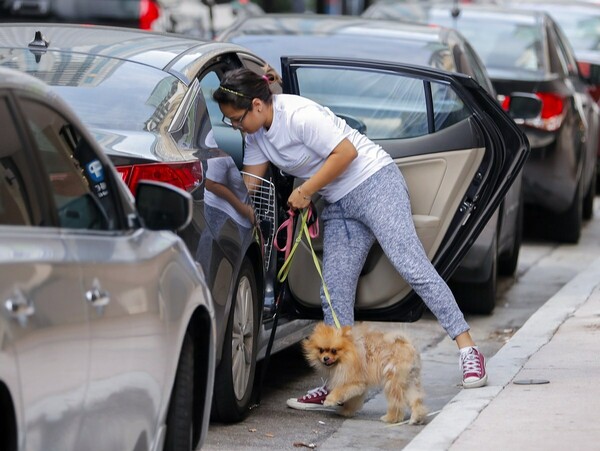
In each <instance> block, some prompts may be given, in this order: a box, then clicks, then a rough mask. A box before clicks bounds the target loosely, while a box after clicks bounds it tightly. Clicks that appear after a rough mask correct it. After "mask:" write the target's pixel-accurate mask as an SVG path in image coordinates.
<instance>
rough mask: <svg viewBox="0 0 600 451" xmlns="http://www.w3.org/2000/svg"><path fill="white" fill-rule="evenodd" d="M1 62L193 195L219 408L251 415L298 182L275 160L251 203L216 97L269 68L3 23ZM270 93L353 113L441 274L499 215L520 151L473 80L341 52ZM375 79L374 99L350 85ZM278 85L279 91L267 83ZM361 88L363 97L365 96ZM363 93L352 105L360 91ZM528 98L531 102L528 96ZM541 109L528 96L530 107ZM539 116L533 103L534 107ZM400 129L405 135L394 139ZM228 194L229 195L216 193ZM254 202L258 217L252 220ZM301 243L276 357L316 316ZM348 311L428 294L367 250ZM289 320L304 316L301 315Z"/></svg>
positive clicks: (523, 149)
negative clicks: (38, 82) (395, 169)
mask: <svg viewBox="0 0 600 451" xmlns="http://www.w3.org/2000/svg"><path fill="white" fill-rule="evenodd" d="M0 65H2V66H9V67H12V68H15V69H18V70H20V71H23V72H26V73H28V74H31V75H33V76H35V77H37V78H40V79H42V80H45V81H47V82H48V83H49V84H51V85H52V86H53V89H54V90H55V91H56V92H57V93H58V94H59V95H60V96H61V97H63V98H64V99H65V100H66V102H67V103H68V104H69V105H70V106H71V107H72V108H73V109H74V110H75V111H76V112H77V113H78V114H79V116H80V117H81V118H82V120H83V122H84V123H85V124H86V125H87V126H88V127H89V128H90V130H91V131H92V133H93V134H94V136H95V137H96V139H97V140H98V142H99V143H100V145H101V146H102V147H103V148H104V150H105V151H106V153H107V154H108V155H109V156H110V158H111V159H112V161H113V162H114V163H115V165H116V166H117V169H118V170H119V171H120V173H121V175H122V178H123V180H124V182H125V183H127V184H128V185H129V187H130V188H132V190H134V187H135V185H136V183H138V182H139V180H142V179H152V180H158V181H162V182H168V183H172V184H175V185H177V186H179V187H180V188H182V189H185V190H187V191H188V192H190V194H191V195H192V196H193V199H194V211H193V220H192V224H191V225H190V226H189V227H188V228H187V229H185V230H183V231H182V232H180V233H181V236H182V237H183V238H184V240H185V242H186V244H187V246H188V248H189V249H190V250H191V252H192V254H193V255H194V256H195V258H196V261H197V262H198V264H199V266H200V267H201V268H202V270H203V272H204V274H205V278H206V281H207V284H208V286H209V287H210V290H211V294H212V297H213V300H214V306H215V317H216V322H217V337H216V339H217V362H218V368H217V373H216V377H215V381H216V382H215V390H214V404H213V417H214V418H215V419H219V420H222V421H236V420H239V419H241V418H243V417H244V416H245V415H246V414H247V413H248V407H249V405H250V403H251V400H252V390H253V385H254V376H255V368H256V362H257V360H258V359H260V358H262V357H263V356H264V355H265V352H266V345H267V342H268V337H269V333H270V330H271V328H272V324H273V314H274V312H275V301H274V300H275V296H276V294H278V293H279V289H280V286H279V284H278V283H277V281H276V277H275V275H276V272H277V270H278V268H279V267H280V266H281V264H282V263H283V261H282V260H283V258H282V256H281V255H277V254H276V253H275V252H273V249H272V246H271V244H272V239H273V235H274V231H275V230H276V228H277V226H278V225H279V223H280V222H282V221H283V220H285V219H286V218H287V215H286V210H287V209H286V200H287V198H288V197H289V194H290V192H291V190H292V189H293V186H294V183H295V181H294V180H293V179H291V178H290V177H289V176H288V175H286V174H285V173H281V172H280V171H277V170H272V171H271V173H270V175H269V177H268V178H267V179H265V180H256V185H257V186H258V191H257V192H258V193H259V194H260V196H259V198H257V197H256V195H254V197H251V196H250V195H249V193H248V191H246V186H245V184H244V182H243V180H242V176H241V174H240V172H239V167H240V160H241V157H242V154H243V146H242V142H243V137H242V135H241V134H240V132H239V131H237V130H234V129H232V128H230V127H226V126H225V125H224V124H223V123H222V122H221V119H222V113H221V111H220V110H219V107H218V105H217V104H216V103H215V102H214V101H213V99H212V92H213V90H214V89H216V88H217V87H218V86H219V82H220V80H221V78H222V77H223V74H224V73H225V72H227V71H229V70H231V69H233V68H237V67H247V68H249V69H251V70H254V71H256V72H258V73H264V68H265V67H266V66H268V64H267V62H266V61H265V60H263V59H262V58H260V57H258V56H257V55H256V54H254V53H253V52H251V51H250V50H248V49H246V48H244V47H241V46H238V45H234V44H230V43H223V42H204V41H198V40H196V39H190V38H185V37H182V36H176V35H168V34H160V33H151V32H146V31H138V30H133V29H126V28H110V27H92V26H86V27H83V26H76V25H42V24H10V25H8V24H4V25H0ZM282 76H283V84H282V85H281V86H279V89H280V90H283V91H284V92H288V93H297V94H303V95H307V96H309V97H311V96H312V94H313V93H315V92H316V93H320V92H322V85H323V84H325V85H327V86H328V90H327V91H326V92H327V95H325V96H323V97H320V98H319V99H318V100H320V101H322V102H323V103H324V104H326V105H327V106H329V107H330V108H331V109H332V110H334V111H335V112H336V113H337V114H339V115H341V116H343V117H348V118H349V119H348V120H350V117H356V118H361V120H362V121H363V122H364V123H365V125H366V126H367V127H369V128H371V129H372V130H379V131H378V132H377V133H376V134H375V135H374V137H375V138H376V141H377V142H379V143H380V144H381V145H382V146H383V147H384V149H385V150H387V151H388V152H389V153H390V154H391V155H392V156H393V158H394V160H395V161H396V163H397V164H398V165H400V166H402V167H403V173H404V174H405V177H406V179H407V183H408V185H409V189H410V191H411V196H412V199H413V212H414V215H415V216H414V217H415V223H416V225H417V230H418V233H419V235H420V237H421V239H422V241H423V243H424V245H425V248H426V251H427V253H428V255H429V256H430V258H431V259H432V261H433V264H434V265H435V267H436V269H437V270H438V272H439V273H440V274H441V275H442V276H443V277H444V278H446V279H447V278H449V277H450V275H451V274H452V272H453V271H454V270H455V269H456V267H457V266H458V264H459V262H460V261H461V260H462V258H463V257H464V255H465V253H466V252H467V250H468V249H469V248H470V247H471V245H472V243H473V241H474V240H475V239H476V237H477V235H478V234H479V233H480V232H481V231H482V230H483V229H484V227H485V225H486V224H487V222H488V221H489V219H490V218H491V217H492V215H493V214H494V212H495V211H496V210H497V208H498V206H499V205H500V203H501V201H502V199H503V198H504V197H505V195H506V192H507V191H508V189H509V187H510V185H511V184H512V183H513V182H514V180H515V178H516V177H517V176H518V174H519V172H520V170H521V168H522V166H523V164H524V162H525V159H526V158H527V155H528V151H529V148H528V145H527V140H526V137H525V136H524V135H523V133H522V132H521V131H520V130H519V129H518V127H516V125H515V124H514V121H513V120H512V119H510V117H509V116H508V115H506V113H504V112H503V111H502V109H501V108H500V107H499V106H498V104H497V102H496V100H495V99H494V98H492V97H490V96H489V94H488V93H487V92H486V91H485V90H483V89H482V88H481V86H480V85H479V84H478V83H476V82H475V81H474V80H473V79H472V78H470V77H468V76H466V75H462V74H452V73H449V72H446V71H440V70H437V69H433V68H428V67H418V66H413V65H403V64H394V63H384V62H375V61H364V60H355V59H352V60H350V59H339V58H337V59H335V58H288V59H286V60H285V61H284V62H283V64H282ZM367 81H368V82H369V83H370V84H371V85H372V86H373V89H372V90H370V91H369V92H368V93H365V92H364V91H363V90H357V89H356V87H357V86H361V85H364V83H365V82H367ZM274 88H277V86H274ZM365 94H368V95H365ZM359 96H360V97H361V99H362V101H361V102H360V104H358V107H357V98H358V97H359ZM523 100H527V99H523ZM536 107H539V105H538V104H537V103H535V105H533V108H534V109H535V108H536ZM535 113H537V111H535ZM405 123H410V124H411V130H412V131H413V135H412V137H410V138H407V137H404V138H402V139H399V138H397V137H396V136H395V133H396V131H397V130H398V129H399V127H400V125H401V124H405ZM223 189H226V190H227V192H228V193H229V195H227V196H223V195H220V194H219V193H223V191H222V190H223ZM249 205H253V206H254V207H255V211H256V219H257V220H256V221H255V220H254V218H250V217H249V215H248V211H249V209H248V208H247V207H248V206H249ZM314 271H315V270H314V267H313V262H312V259H310V257H309V254H307V253H306V249H305V248H304V247H303V248H302V249H300V251H299V252H297V253H296V257H295V260H294V263H293V265H292V271H291V272H290V274H289V288H290V290H289V291H287V292H286V293H285V297H284V298H283V301H282V311H281V314H280V316H279V326H278V328H277V335H276V341H275V345H274V348H273V349H274V351H277V350H279V349H282V348H284V347H286V346H289V345H291V344H293V343H296V342H298V341H299V340H301V339H302V338H303V337H304V336H306V334H307V333H308V331H309V330H310V326H311V325H312V323H311V320H314V319H318V318H322V309H321V302H320V300H319V297H318V291H319V282H318V280H319V279H318V276H316V274H315V272H314ZM358 283H359V286H358V294H357V303H356V319H357V320H361V319H371V320H380V321H416V320H417V319H419V317H420V316H421V315H422V313H423V311H424V304H423V303H422V301H421V300H420V299H419V298H418V297H417V296H416V295H415V294H414V293H413V292H412V290H411V289H410V287H409V286H408V285H407V284H406V283H405V282H404V281H403V280H402V278H401V277H400V276H399V275H398V274H397V273H396V272H395V271H394V270H393V268H392V267H391V265H390V263H389V262H388V261H387V258H386V257H385V256H384V255H383V254H382V253H381V252H377V251H375V252H373V253H372V254H371V255H370V256H369V258H368V261H367V263H366V265H365V268H364V270H363V274H362V275H361V278H360V280H359V282H358ZM299 319H305V320H302V321H300V320H299Z"/></svg>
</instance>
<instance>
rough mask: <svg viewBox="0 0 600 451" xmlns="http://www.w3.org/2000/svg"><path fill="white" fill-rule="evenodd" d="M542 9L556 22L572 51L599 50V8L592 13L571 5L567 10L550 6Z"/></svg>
mask: <svg viewBox="0 0 600 451" xmlns="http://www.w3.org/2000/svg"><path fill="white" fill-rule="evenodd" d="M544 7H545V8H544V9H546V11H547V12H548V13H549V14H551V15H552V18H553V19H554V20H555V21H556V22H558V24H559V25H560V27H561V28H562V30H563V32H564V33H565V35H567V38H568V39H569V41H570V42H571V46H572V47H573V48H574V49H578V50H600V8H598V9H596V10H595V12H592V11H591V10H589V9H579V8H575V7H573V6H572V5H571V6H569V7H568V8H556V7H555V6H554V5H552V4H548V5H544Z"/></svg>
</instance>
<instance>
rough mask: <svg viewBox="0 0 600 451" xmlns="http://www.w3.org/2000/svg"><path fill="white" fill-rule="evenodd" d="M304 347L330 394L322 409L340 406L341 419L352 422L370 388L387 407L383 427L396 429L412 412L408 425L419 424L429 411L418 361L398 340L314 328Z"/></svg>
mask: <svg viewBox="0 0 600 451" xmlns="http://www.w3.org/2000/svg"><path fill="white" fill-rule="evenodd" d="M302 347H303V350H304V354H305V356H306V359H307V361H308V362H309V364H310V365H311V366H313V367H314V368H316V369H317V371H318V372H320V373H322V375H323V377H325V378H326V379H327V381H328V382H327V386H328V387H329V389H330V390H331V391H330V393H329V395H328V396H327V398H326V399H325V402H324V404H323V405H325V406H336V405H341V407H340V410H339V413H340V414H341V415H344V416H352V415H354V414H355V413H356V412H357V411H358V410H359V409H360V408H361V407H362V405H363V403H364V400H365V396H366V395H367V391H368V389H369V387H375V386H379V387H383V391H384V393H385V396H386V399H387V402H388V407H387V413H386V414H385V415H383V416H382V417H381V420H382V421H385V422H387V423H398V422H400V421H402V420H403V419H404V414H405V409H406V407H410V410H411V416H410V420H409V423H410V424H420V423H423V421H424V419H425V417H426V414H427V409H426V408H425V406H424V405H423V397H424V393H423V389H422V386H421V358H420V356H419V353H418V351H417V350H416V349H415V347H414V346H413V345H412V343H411V342H410V341H409V340H408V339H407V338H406V337H405V336H403V335H402V334H400V333H396V332H381V331H378V330H375V329H372V328H369V327H368V326H366V325H355V326H353V327H351V326H344V327H343V328H342V329H337V328H335V327H334V326H328V325H326V324H324V323H318V324H317V325H316V327H315V329H314V331H313V333H312V334H311V336H310V337H308V338H307V339H306V340H304V341H303V343H302Z"/></svg>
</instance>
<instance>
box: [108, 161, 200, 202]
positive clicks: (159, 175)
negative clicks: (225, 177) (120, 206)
mask: <svg viewBox="0 0 600 451" xmlns="http://www.w3.org/2000/svg"><path fill="white" fill-rule="evenodd" d="M117 171H119V174H121V178H122V179H123V181H124V182H125V183H126V184H127V186H128V187H129V190H130V191H131V192H132V193H134V194H135V189H136V187H137V184H138V182H139V181H140V180H154V181H157V182H164V183H170V184H171V185H174V186H176V187H178V188H181V189H184V190H186V191H192V190H193V189H194V188H195V187H196V186H198V185H199V184H200V183H201V182H202V165H201V164H200V161H197V160H196V161H191V162H186V163H150V164H136V165H132V166H117Z"/></svg>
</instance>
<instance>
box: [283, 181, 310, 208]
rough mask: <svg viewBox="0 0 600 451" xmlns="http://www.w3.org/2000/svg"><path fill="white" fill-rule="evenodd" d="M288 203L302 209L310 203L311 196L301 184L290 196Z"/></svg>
mask: <svg viewBox="0 0 600 451" xmlns="http://www.w3.org/2000/svg"><path fill="white" fill-rule="evenodd" d="M288 205H289V206H290V207H291V208H292V209H294V210H302V209H304V208H306V207H308V206H309V205H310V196H309V195H308V193H305V192H304V191H303V189H302V186H299V187H298V188H296V189H294V191H292V194H290V197H288Z"/></svg>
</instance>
